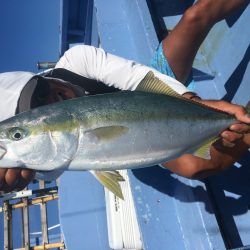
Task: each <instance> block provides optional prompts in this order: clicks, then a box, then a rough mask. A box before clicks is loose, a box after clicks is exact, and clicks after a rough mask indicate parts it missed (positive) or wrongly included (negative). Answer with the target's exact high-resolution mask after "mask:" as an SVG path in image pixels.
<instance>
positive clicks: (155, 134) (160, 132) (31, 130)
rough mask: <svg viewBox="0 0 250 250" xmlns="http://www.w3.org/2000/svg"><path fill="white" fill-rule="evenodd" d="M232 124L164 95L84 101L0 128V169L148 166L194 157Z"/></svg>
mask: <svg viewBox="0 0 250 250" xmlns="http://www.w3.org/2000/svg"><path fill="white" fill-rule="evenodd" d="M234 122H236V120H235V118H234V117H233V116H231V115H228V114H226V113H223V112H220V111H217V110H214V109H211V108H208V107H206V106H203V105H199V104H196V103H194V102H190V101H186V100H184V99H180V98H176V97H172V96H167V95H162V94H153V93H144V92H137V91H135V92H130V91H129V92H127V91H124V92H118V93H112V94H102V95H96V96H85V97H81V98H77V99H73V100H67V101H63V102H59V103H55V104H52V105H48V106H43V107H39V108H37V109H34V110H31V111H28V112H25V113H21V114H19V115H16V116H14V117H12V118H10V119H8V120H6V121H3V122H1V123H0V152H1V154H2V156H1V159H0V167H11V166H12V167H20V166H22V167H26V168H31V169H35V170H46V171H48V170H55V169H64V170H117V169H128V168H138V167H147V166H152V165H154V164H160V163H162V162H164V161H167V160H169V159H173V158H176V157H178V156H179V155H181V154H183V153H187V152H193V151H194V150H196V149H197V148H198V147H199V146H200V145H202V144H203V143H204V142H206V141H207V140H208V139H210V138H211V137H213V136H216V135H218V134H219V133H220V132H221V131H222V130H224V129H225V128H227V127H228V126H230V125H231V124H232V123H234Z"/></svg>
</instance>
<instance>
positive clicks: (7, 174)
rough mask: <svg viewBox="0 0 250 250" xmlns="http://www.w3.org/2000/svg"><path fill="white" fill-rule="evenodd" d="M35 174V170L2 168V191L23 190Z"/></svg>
mask: <svg viewBox="0 0 250 250" xmlns="http://www.w3.org/2000/svg"><path fill="white" fill-rule="evenodd" d="M34 176H35V171H33V170H29V169H18V168H10V169H0V192H2V193H6V192H11V191H14V190H15V191H17V190H22V189H23V188H25V187H26V186H27V185H28V184H29V183H30V181H31V180H33V178H34Z"/></svg>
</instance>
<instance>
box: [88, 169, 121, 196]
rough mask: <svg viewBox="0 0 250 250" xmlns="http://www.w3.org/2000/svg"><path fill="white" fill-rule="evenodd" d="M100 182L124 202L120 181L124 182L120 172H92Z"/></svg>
mask: <svg viewBox="0 0 250 250" xmlns="http://www.w3.org/2000/svg"><path fill="white" fill-rule="evenodd" d="M90 172H91V173H92V174H93V175H94V176H95V177H96V179H97V180H98V181H100V182H101V183H102V185H103V186H105V187H106V188H107V189H108V190H110V191H111V192H112V193H113V194H115V195H116V196H117V197H119V198H120V199H122V200H124V197H123V194H122V189H121V186H120V183H119V182H120V181H124V179H123V177H122V176H121V175H120V173H119V172H118V171H90Z"/></svg>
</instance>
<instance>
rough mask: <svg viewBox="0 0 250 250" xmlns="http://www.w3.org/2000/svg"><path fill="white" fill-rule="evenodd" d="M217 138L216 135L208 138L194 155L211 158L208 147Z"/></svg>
mask: <svg viewBox="0 0 250 250" xmlns="http://www.w3.org/2000/svg"><path fill="white" fill-rule="evenodd" d="M218 139H219V137H218V136H215V137H212V138H210V139H209V140H208V141H206V142H205V143H204V144H202V145H201V146H200V147H199V148H198V149H197V150H196V151H195V152H194V155H195V156H198V157H200V158H203V159H206V160H209V159H211V156H210V148H211V145H212V144H213V143H214V142H216V141H217V140H218Z"/></svg>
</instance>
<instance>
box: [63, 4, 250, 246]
mask: <svg viewBox="0 0 250 250" xmlns="http://www.w3.org/2000/svg"><path fill="white" fill-rule="evenodd" d="M66 2H67V1H65V4H66ZM80 2H82V1H80V0H79V1H74V4H80ZM83 2H84V3H85V4H87V5H85V6H91V3H92V1H83ZM192 2H193V1H174V2H173V1H160V0H151V1H150V0H148V1H145V0H134V1H127V0H119V1H117V0H107V1H102V0H95V1H94V6H93V7H91V8H88V10H89V11H86V8H82V10H83V12H82V13H81V15H80V17H81V16H82V18H83V17H86V16H87V17H88V18H89V19H87V18H85V19H84V20H82V21H83V24H82V26H81V29H80V30H81V31H80V32H76V29H75V31H73V30H70V28H69V27H70V25H68V26H67V27H66V28H65V27H64V28H65V29H63V32H62V50H63V51H64V50H65V49H66V47H67V46H69V44H71V43H81V42H84V43H88V44H92V45H95V46H101V47H103V48H104V49H105V50H106V51H108V52H111V53H113V54H116V55H119V56H123V57H125V58H128V59H132V60H135V61H138V62H141V63H143V64H148V63H149V61H150V59H151V56H152V54H153V52H154V50H155V48H156V47H157V45H158V43H159V39H161V38H162V36H163V32H164V29H165V28H166V27H167V29H169V30H171V29H172V28H173V26H174V25H175V24H176V22H177V21H178V20H179V18H180V16H181V15H182V14H183V11H184V10H185V8H186V7H187V6H188V5H189V4H191V3H192ZM66 6H67V5H65V6H64V12H63V13H64V15H66V14H65V13H66V12H67V11H66V10H67V8H68V6H67V8H66ZM68 9H69V8H68ZM70 15H72V13H71V12H70V13H68V14H67V15H66V16H67V18H68V17H69V16H70ZM249 17H250V7H249V6H248V7H247V8H246V9H244V10H241V11H240V12H238V13H236V15H234V16H232V17H230V18H229V19H227V20H225V21H222V22H220V23H219V24H217V25H216V27H215V28H214V29H213V31H212V32H211V33H210V34H209V36H208V38H207V39H206V41H205V42H204V44H203V45H202V47H201V49H200V51H199V53H198V55H197V57H196V60H195V64H194V78H195V81H196V85H195V91H197V92H198V93H199V95H201V96H202V97H204V98H216V99H217V98H219V99H221V98H223V99H225V100H228V101H233V102H236V103H238V104H242V105H245V104H246V103H247V102H248V101H249V93H250V87H249V79H250V68H249V58H250V53H249V51H250V50H249V44H250V29H249V28H248V27H247V25H248V24H249V21H250V20H249ZM69 20H71V19H69ZM64 22H65V20H64ZM71 27H73V26H71ZM65 30H66V31H67V32H66V31H65ZM78 31H79V29H78ZM81 32H83V34H84V35H83V36H82V37H81V39H78V38H77V36H78V37H79V34H81ZM69 34H70V35H69ZM69 37H70V38H71V39H68V38H69ZM84 37H85V38H84ZM65 39H66V40H65ZM249 164H250V152H249V151H248V152H247V153H246V154H245V155H244V156H243V157H242V158H241V159H240V160H239V162H238V163H236V164H235V165H234V166H232V167H231V168H230V169H229V170H228V171H225V172H224V173H222V174H220V175H217V176H214V177H211V178H208V179H206V180H204V181H194V180H188V179H185V178H182V177H179V176H176V175H175V174H173V173H171V172H169V171H168V170H164V169H162V168H160V167H158V166H154V167H150V168H145V169H139V170H132V171H129V178H130V183H131V188H132V194H133V199H134V202H135V208H136V215H137V219H138V223H139V228H140V233H141V240H142V242H143V249H145V250H146V249H147V250H159V249H171V250H180V249H190V250H191V249H192V250H194V249H199V250H200V249H209V250H210V249H211V250H212V249H219V250H221V249H236V248H240V249H250V247H248V246H249V245H250V236H249V232H250V213H249V204H250V185H249V179H250V169H249ZM59 195H60V201H59V206H60V211H59V212H60V221H61V226H62V231H63V234H64V237H65V243H66V246H67V248H68V249H74V250H77V249H81V250H82V249H95V250H97V249H98V250H99V249H100V250H106V249H110V247H109V242H108V231H107V222H106V206H105V197H104V190H103V187H102V186H101V185H100V184H99V183H97V181H96V180H95V179H94V178H93V177H92V176H91V175H90V174H89V173H88V172H77V173H76V172H68V173H65V174H64V175H63V176H62V177H61V178H60V189H59Z"/></svg>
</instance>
